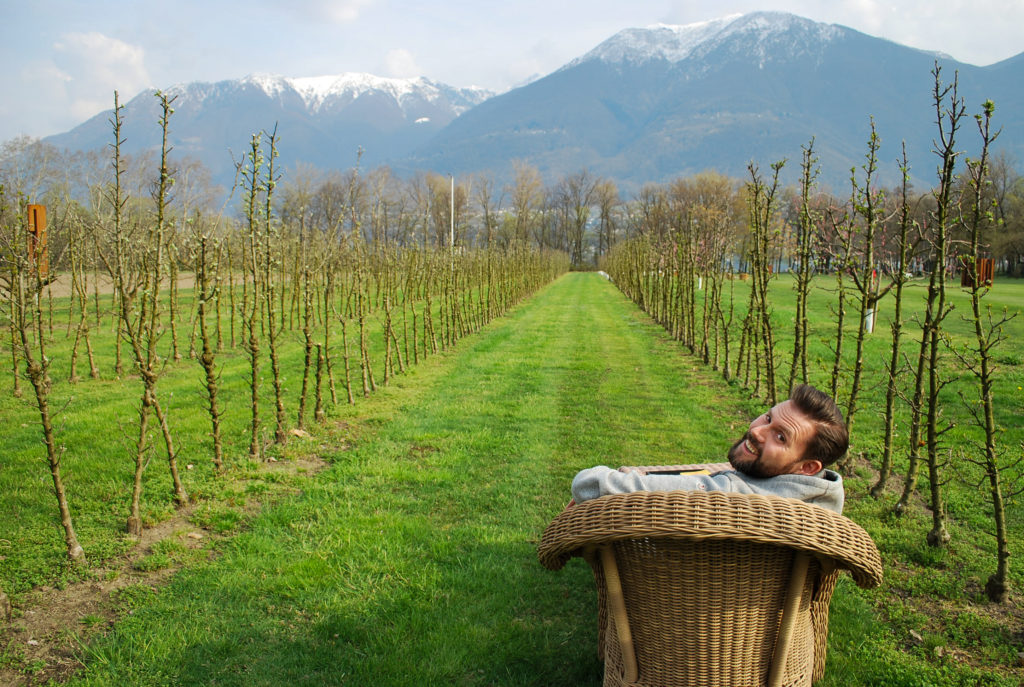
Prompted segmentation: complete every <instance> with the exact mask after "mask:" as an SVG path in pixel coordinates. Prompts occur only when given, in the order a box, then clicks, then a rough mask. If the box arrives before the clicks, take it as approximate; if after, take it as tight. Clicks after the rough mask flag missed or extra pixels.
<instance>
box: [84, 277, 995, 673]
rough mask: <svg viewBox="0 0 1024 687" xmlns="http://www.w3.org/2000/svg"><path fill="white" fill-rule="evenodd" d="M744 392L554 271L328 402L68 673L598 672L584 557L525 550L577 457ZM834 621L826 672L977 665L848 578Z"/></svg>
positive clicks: (664, 439)
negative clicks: (920, 644) (327, 429)
mask: <svg viewBox="0 0 1024 687" xmlns="http://www.w3.org/2000/svg"><path fill="white" fill-rule="evenodd" d="M758 409H759V408H758V406H757V405H756V404H751V403H750V402H749V401H744V400H743V399H742V394H741V390H740V389H738V388H735V387H729V386H727V385H725V384H723V383H721V382H720V381H719V380H718V378H717V377H715V376H713V374H712V373H711V372H709V371H707V370H706V369H705V368H703V367H701V366H699V365H698V363H696V362H695V361H694V360H693V359H692V358H689V357H687V356H685V355H684V354H682V353H681V352H680V350H679V347H678V345H677V344H676V343H674V342H672V341H670V340H667V339H666V337H665V335H664V333H663V331H662V330H660V329H659V328H658V327H656V326H655V325H653V324H652V323H650V322H649V321H648V320H647V319H646V318H645V316H643V315H642V314H640V313H639V312H638V311H637V310H636V309H635V307H634V306H633V305H631V304H630V303H628V302H627V301H626V300H625V299H624V298H623V297H622V295H621V294H620V293H619V292H618V291H617V290H616V289H615V288H614V286H613V285H611V284H609V283H607V282H605V281H604V280H602V279H601V278H600V277H598V276H597V275H593V274H570V275H566V276H565V277H563V278H561V279H560V280H558V281H557V282H555V283H554V284H552V285H550V286H549V287H547V288H546V289H544V290H543V291H541V292H540V293H539V294H538V295H537V296H535V297H534V298H533V299H531V300H530V301H529V302H527V303H526V304H524V305H522V306H521V307H519V308H518V309H517V310H516V311H514V312H513V313H511V314H510V315H509V316H507V317H505V318H502V319H500V320H498V321H496V322H494V323H492V324H491V325H489V326H488V327H487V328H485V329H484V330H483V332H481V333H480V334H478V335H475V336H473V337H469V338H468V339H466V340H464V341H462V342H460V344H459V346H458V347H457V348H456V349H455V350H454V351H452V352H451V353H449V354H448V355H445V356H438V357H435V358H433V359H431V360H430V361H428V363H426V364H424V365H421V366H420V367H418V368H416V369H415V370H413V371H412V372H411V373H409V374H406V375H402V376H399V377H398V378H396V379H395V380H394V381H393V383H392V385H391V386H389V387H387V388H386V389H382V391H381V392H380V393H379V394H377V395H375V396H374V397H373V398H371V399H369V401H368V402H367V403H365V404H362V405H359V406H356V407H355V408H354V409H348V411H347V414H346V413H340V414H339V415H336V416H335V417H333V418H332V422H335V423H337V424H338V426H339V429H338V430H337V433H338V434H339V437H338V446H339V449H338V450H339V454H338V455H336V456H332V457H331V460H333V462H334V464H333V466H332V467H331V468H330V469H328V470H326V471H325V472H323V473H320V474H319V475H317V476H316V477H314V478H311V480H310V481H309V483H308V487H307V488H306V490H305V491H304V493H302V494H301V495H299V496H295V497H289V498H287V499H285V500H283V501H279V502H277V503H276V504H275V505H274V506H273V507H270V508H268V509H267V510H266V511H265V512H264V513H263V514H262V515H260V516H259V517H257V518H256V519H255V520H254V522H253V523H252V524H251V526H250V527H249V528H248V530H246V531H245V532H243V533H242V534H241V535H239V536H237V537H236V538H235V539H233V540H232V541H231V543H230V544H227V545H225V546H223V547H222V549H223V555H221V556H220V557H219V558H217V559H216V560H213V561H210V562H208V563H205V564H203V565H202V566H200V567H191V568H188V569H186V570H184V571H183V572H181V573H179V574H178V575H177V576H176V577H175V578H174V580H173V581H172V583H171V584H170V585H169V586H168V587H166V588H163V589H160V590H158V591H154V590H150V589H149V588H140V589H129V590H128V591H127V592H126V593H124V594H123V596H122V602H123V604H124V605H125V607H126V608H129V609H131V611H132V613H131V614H130V615H125V616H124V617H123V618H122V620H121V621H119V622H118V623H117V625H116V626H115V627H114V628H113V629H112V630H111V631H110V632H109V633H108V635H107V636H106V637H104V638H101V639H99V640H97V641H95V642H94V643H92V644H91V645H90V646H89V647H88V648H86V649H84V650H83V660H84V661H85V663H86V668H85V669H84V671H83V672H82V673H81V674H80V675H79V676H77V677H76V678H75V679H73V680H72V681H71V684H75V685H109V684H132V685H189V684H197V685H198V684H202V685H281V684H289V685H325V684H330V685H371V684H372V685H409V686H413V685H453V684H454V685H553V684H563V685H598V684H600V682H601V671H602V666H601V664H600V663H599V661H598V660H597V657H596V651H595V649H596V634H597V633H596V613H595V610H596V609H595V595H594V591H593V581H592V577H591V575H590V572H589V570H588V569H587V567H586V566H585V565H583V564H582V563H580V562H579V561H576V562H573V563H572V564H570V565H569V566H567V568H566V569H565V570H563V571H561V572H558V573H554V572H549V571H547V570H544V569H543V568H542V567H541V566H540V565H539V563H538V562H537V559H536V542H537V539H538V538H539V536H540V533H541V532H542V531H543V528H544V527H545V525H546V524H547V522H548V521H549V520H550V519H551V518H552V517H553V516H554V515H555V514H556V513H557V512H558V511H559V510H560V509H561V508H562V506H563V505H564V504H565V502H566V501H567V500H568V498H569V494H568V488H569V481H570V479H571V477H572V475H573V474H574V473H575V472H576V471H577V470H578V469H580V468H582V467H587V466H590V465H593V464H596V463H605V464H609V465H619V464H624V463H641V462H642V463H652V464H653V463H676V462H681V461H693V462H705V461H709V460H720V459H722V458H723V457H724V454H725V450H726V448H727V446H728V445H729V443H730V441H731V440H732V439H734V438H735V436H737V435H738V434H739V432H740V431H741V428H743V427H744V426H745V425H746V423H747V421H748V418H749V417H750V416H751V414H752V413H754V412H756V411H757V410H758ZM353 433H354V434H355V435H356V437H357V439H356V441H355V442H354V444H353V446H352V447H351V448H349V449H347V450H344V451H343V452H342V451H341V448H340V447H341V446H342V440H341V436H340V435H341V434H344V435H345V437H346V438H350V437H351V435H352V434H353ZM832 625H833V641H832V642H831V644H832V648H831V652H832V653H831V655H830V671H829V674H828V675H827V676H826V680H825V683H826V684H830V685H840V684H842V685H856V684H907V685H910V684H924V683H923V682H914V680H918V679H925V682H927V683H929V684H972V683H970V682H966V681H964V682H961V680H960V679H958V678H957V677H956V676H953V675H950V674H949V672H947V671H942V670H939V669H936V668H933V667H930V666H928V665H927V664H926V663H925V662H924V661H921V660H919V659H917V658H914V657H912V656H907V655H905V654H903V653H902V652H901V650H900V648H899V646H898V645H896V643H895V641H894V640H893V638H892V635H891V633H890V632H889V631H888V630H887V628H885V627H884V626H882V625H880V624H879V623H878V622H877V620H876V619H875V618H874V616H873V614H872V612H871V609H870V604H869V603H868V601H867V599H866V598H865V597H864V596H863V595H862V592H860V591H859V590H856V589H855V588H853V586H852V585H850V584H845V583H844V584H843V585H841V586H840V588H839V590H838V591H837V595H836V603H834V606H833V614H832ZM831 666H835V669H832V668H831ZM940 673H943V674H942V675H940ZM961 677H964V676H961ZM991 684H995V682H993V683H991Z"/></svg>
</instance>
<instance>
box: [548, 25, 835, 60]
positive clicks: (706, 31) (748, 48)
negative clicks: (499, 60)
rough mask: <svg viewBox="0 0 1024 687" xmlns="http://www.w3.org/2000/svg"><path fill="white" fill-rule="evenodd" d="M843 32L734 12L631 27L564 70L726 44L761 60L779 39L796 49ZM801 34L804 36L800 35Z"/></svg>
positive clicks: (700, 52)
mask: <svg viewBox="0 0 1024 687" xmlns="http://www.w3.org/2000/svg"><path fill="white" fill-rule="evenodd" d="M840 35H842V28H841V27H839V26H836V25H834V24H819V23H817V22H812V21H810V20H808V19H803V18H802V17H797V16H795V15H792V14H787V13H784V12H754V13H750V14H733V15H729V16H726V17H722V18H720V19H713V20H710V21H703V22H697V23H694V24H685V25H672V24H655V25H653V26H648V27H647V28H642V29H641V28H633V29H625V30H623V31H620V32H618V33H617V34H615V35H614V36H612V37H611V38H609V39H608V40H606V41H604V42H603V43H601V44H600V45H598V46H597V47H596V48H594V49H593V50H591V51H590V52H588V53H586V54H585V55H583V56H582V57H579V58H577V59H575V60H573V61H572V62H570V63H569V64H567V65H565V67H563V69H568V68H571V67H574V66H576V65H579V64H582V63H584V62H589V61H592V60H601V61H603V62H608V63H613V64H614V63H627V64H642V63H645V62H649V61H653V60H664V61H666V62H672V63H675V62H682V61H683V60H686V59H688V58H690V57H703V56H704V55H707V54H708V53H709V52H711V51H712V50H714V49H716V48H718V47H721V46H723V45H728V46H733V51H734V52H735V51H739V50H743V51H744V52H747V53H748V54H751V55H753V56H755V57H757V58H758V59H760V60H762V61H763V60H764V59H766V58H767V57H768V56H769V55H770V54H772V53H773V51H774V50H775V49H777V47H778V46H777V42H778V41H779V39H782V40H785V41H788V47H789V49H790V51H791V52H800V51H802V50H805V49H806V47H807V46H815V45H817V46H820V45H824V44H827V43H828V42H830V41H832V40H834V39H835V38H837V37H839V36H840ZM797 36H799V38H798V39H797Z"/></svg>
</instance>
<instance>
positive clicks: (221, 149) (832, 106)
mask: <svg viewBox="0 0 1024 687" xmlns="http://www.w3.org/2000/svg"><path fill="white" fill-rule="evenodd" d="M936 62H938V63H939V64H940V65H942V67H943V70H944V71H943V75H944V77H945V79H946V81H949V80H950V79H952V77H953V74H954V72H955V73H957V74H959V77H960V86H961V94H962V95H964V97H965V98H966V99H967V101H966V102H967V104H968V106H969V107H968V113H972V112H973V111H974V109H972V108H976V107H980V103H981V102H982V101H983V100H985V99H992V100H994V101H995V102H996V105H997V109H996V116H997V123H998V124H999V125H1001V126H1003V127H1004V133H1003V135H1002V136H1001V138H1000V145H1001V146H1003V149H1005V150H1007V151H1008V152H1009V154H1010V155H1013V156H1016V157H1018V158H1020V159H1024V134H1022V132H1024V94H1022V93H1021V92H1020V89H1014V88H1013V85H1014V84H1019V83H1024V53H1021V54H1020V55H1017V56H1014V57H1011V58H1008V59H1006V60H1003V61H1001V62H999V63H996V64H994V65H990V66H988V67H976V66H972V65H967V64H963V63H959V62H956V61H955V60H952V59H950V58H946V57H943V56H942V55H941V54H940V53H937V52H934V51H925V50H919V49H917V48H909V47H907V46H903V45H900V44H898V43H895V42H893V41H890V40H887V39H882V38H876V37H873V36H869V35H867V34H863V33H861V32H859V31H855V30H854V29H850V28H847V27H843V26H840V25H837V24H824V23H820V22H814V21H811V20H809V19H805V18H803V17H799V16H796V15H792V14H787V13H781V12H755V13H749V14H743V15H730V16H727V17H722V18H720V19H715V20H711V21H708V22H700V23H696V24H689V25H654V26H652V27H647V28H646V29H637V28H627V29H623V30H622V31H619V32H617V33H615V34H614V35H612V36H610V37H609V38H608V39H606V40H605V41H602V42H601V43H599V44H598V45H597V46H595V47H594V48H593V49H591V50H590V51H587V52H586V53H584V54H583V55H581V56H579V57H577V58H575V59H573V60H571V61H569V62H567V63H566V64H565V65H563V66H562V67H560V68H558V69H556V70H555V71H553V72H551V73H550V74H548V75H546V76H543V77H540V78H538V79H536V80H532V81H529V82H528V83H526V84H524V85H522V86H520V87H517V88H514V89H511V90H509V91H506V92H504V93H501V94H492V93H490V92H487V91H484V90H482V89H476V88H456V87H454V86H449V85H446V84H441V83H438V82H434V81H431V80H430V79H427V78H425V77H417V78H415V79H389V78H387V77H378V76H374V75H370V74H365V73H355V72H354V73H340V74H336V75H325V76H314V77H294V78H292V77H284V76H280V75H274V74H258V73H257V74H250V75H247V76H246V77H243V78H242V79H235V80H224V81H220V82H214V83H207V82H192V83H188V84H178V85H176V86H172V87H171V88H169V89H167V91H166V92H167V93H168V94H169V95H177V96H178V100H177V101H176V103H175V108H176V110H177V112H176V113H175V115H174V117H172V120H171V133H172V143H173V145H174V146H175V151H176V153H177V154H182V155H190V156H193V157H196V158H198V159H200V160H201V161H203V162H204V163H205V164H206V165H207V166H208V167H210V169H211V170H212V171H213V174H214V178H215V179H217V180H218V181H220V182H221V183H226V184H229V183H230V179H231V177H232V175H233V173H234V161H233V158H235V157H240V155H239V154H238V153H236V152H231V151H241V150H245V148H246V145H247V144H248V140H249V136H250V135H251V134H252V133H254V132H257V131H261V130H264V129H268V128H269V127H270V126H272V125H273V124H274V123H275V122H276V123H277V124H278V132H279V134H280V146H281V147H280V153H281V162H282V165H283V166H284V167H285V168H287V167H288V166H290V165H293V164H295V163H297V162H305V163H309V164H312V165H314V166H316V167H319V168H322V169H325V170H329V169H347V168H348V167H350V166H351V165H352V164H353V163H354V162H355V160H356V158H357V151H359V150H361V151H363V157H362V164H365V165H367V166H374V165H379V164H387V165H389V166H391V167H392V169H393V170H394V171H395V172H396V173H398V174H412V173H414V172H416V171H418V170H435V171H440V172H443V173H445V174H459V175H464V174H469V173H488V174H490V175H491V176H492V177H493V178H494V179H495V181H496V182H497V183H499V184H501V183H505V182H507V181H509V180H510V179H511V177H512V176H513V175H514V169H513V168H514V166H515V164H516V163H517V162H525V163H528V164H531V165H534V166H536V167H537V168H538V170H539V171H540V172H541V174H542V176H543V177H545V178H546V180H548V181H549V182H553V181H556V180H557V179H558V178H559V177H561V176H564V175H566V174H570V173H574V172H576V171H579V170H580V169H588V170H589V171H590V172H591V173H593V174H595V175H598V176H605V177H609V178H612V179H614V180H615V181H616V182H618V183H619V185H620V187H621V188H623V189H624V190H625V191H627V192H629V191H635V190H637V189H638V188H639V187H640V186H642V185H643V184H644V183H648V182H664V181H667V180H670V179H673V178H676V177H679V176H688V175H691V174H694V173H697V172H700V171H704V170H706V169H715V170H717V171H719V172H721V173H724V174H728V175H730V176H736V177H741V178H742V177H744V176H745V175H746V168H747V165H748V164H749V163H750V162H751V161H754V162H756V163H758V164H760V166H762V167H765V168H767V166H768V165H769V164H771V163H772V162H775V161H776V160H779V159H782V158H788V159H789V160H798V159H799V156H800V150H801V146H803V145H806V144H807V142H808V141H809V140H810V139H811V137H812V136H813V137H814V138H815V141H816V147H817V150H818V153H819V158H820V167H821V170H822V174H821V180H822V183H823V184H826V185H831V186H834V187H836V188H839V187H842V186H845V185H847V184H848V179H849V173H850V169H851V167H856V166H858V165H860V164H862V162H863V153H864V150H865V145H864V144H865V142H866V141H867V138H868V136H869V126H870V122H871V119H872V118H874V120H875V123H876V125H877V130H878V134H879V135H880V136H881V138H882V140H883V149H882V150H881V151H880V158H879V159H880V165H881V167H882V168H883V173H882V181H883V183H893V182H894V180H896V178H897V176H898V171H897V170H896V168H895V165H894V164H893V161H894V160H895V159H896V158H897V157H898V153H899V150H898V148H899V143H900V142H901V141H906V142H907V145H908V151H909V152H910V153H911V160H912V165H913V166H914V170H913V173H914V175H915V180H916V182H917V183H923V184H927V183H928V176H929V164H930V160H929V153H930V144H931V139H932V138H934V134H933V133H932V129H933V128H934V124H933V122H934V112H933V111H932V110H933V105H932V104H931V103H930V100H929V98H930V92H931V87H932V85H933V81H932V77H931V76H930V72H931V70H932V68H933V66H934V65H935V64H936ZM155 113H156V101H155V99H154V98H152V97H151V96H150V95H147V94H140V95H139V96H136V97H135V98H133V99H132V100H131V101H129V102H128V103H127V104H126V107H125V114H126V133H127V134H128V136H127V137H126V140H127V142H128V145H127V147H126V152H137V151H140V150H146V149H153V148H154V146H156V145H157V143H158V131H157V130H156V129H155V127H154V126H153V122H154V121H156V117H155V116H153V115H154V114H155ZM109 116H110V113H109V112H107V113H102V114H101V115H97V116H96V117H94V118H92V119H91V120H88V121H87V122H84V123H83V124H82V125H79V126H78V127H75V128H74V129H72V130H71V131H69V132H66V133H65V134H59V135H57V136H52V137H49V138H48V139H46V140H47V141H49V142H51V143H54V144H55V145H63V146H66V147H71V148H78V149H86V148H97V147H100V146H104V147H105V146H106V145H107V143H108V142H109V138H110V131H109V123H108V121H107V120H108V119H109ZM965 131H966V130H965ZM795 166H796V165H794V164H790V165H788V166H787V169H785V170H784V174H783V179H784V181H786V180H787V179H789V180H791V179H792V178H794V177H795V171H796V170H795Z"/></svg>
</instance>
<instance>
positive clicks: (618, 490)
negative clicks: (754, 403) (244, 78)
mask: <svg viewBox="0 0 1024 687" xmlns="http://www.w3.org/2000/svg"><path fill="white" fill-rule="evenodd" d="M677 489H681V490H685V491H694V490H702V491H731V492H736V493H739V494H766V495H770V496H785V497H788V498H793V499H799V500H801V501H803V502H805V503H812V504H814V505H816V506H821V507H822V508H827V509H829V510H831V511H835V512H836V513H842V512H843V478H842V477H841V476H840V475H839V473H838V472H833V471H832V470H822V471H821V472H819V473H818V474H816V475H779V476H777V477H769V478H766V479H761V478H757V477H748V476H747V475H744V474H743V473H741V472H736V471H735V470H726V471H725V472H716V473H715V474H712V475H703V474H695V473H689V474H687V473H684V474H680V475H641V474H640V473H639V472H619V471H618V470H613V469H612V468H609V467H605V466H603V465H599V466H597V467H594V468H589V469H587V470H583V471H582V472H580V473H579V474H577V475H576V477H575V478H574V479H573V481H572V497H573V499H574V500H575V501H576V502H577V503H579V502H580V501H587V500H589V499H596V498H598V497H600V496H607V495H608V494H627V493H629V492H633V491H675V490H677Z"/></svg>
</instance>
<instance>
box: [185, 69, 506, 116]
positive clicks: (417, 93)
mask: <svg viewBox="0 0 1024 687" xmlns="http://www.w3.org/2000/svg"><path fill="white" fill-rule="evenodd" d="M245 87H253V88H257V89H259V90H260V91H262V92H263V93H265V94H266V95H267V97H269V98H271V99H274V100H279V101H284V100H290V99H292V98H295V99H297V100H298V101H299V102H302V104H303V105H304V107H305V109H306V112H307V113H309V114H313V115H315V114H317V113H318V112H320V111H322V110H323V109H324V108H328V107H332V106H335V105H342V106H344V105H347V104H348V103H351V102H353V101H354V100H357V99H358V98H360V97H363V96H366V95H369V94H375V95H383V96H386V97H389V98H392V99H393V100H394V101H395V102H396V103H398V106H399V107H400V108H401V109H402V111H403V112H405V113H406V115H409V114H410V113H409V110H410V108H416V107H418V106H422V104H423V103H427V104H430V105H436V106H438V107H440V108H442V109H445V110H449V111H451V112H452V113H453V114H454V115H455V116H458V115H460V114H462V113H463V112H465V111H466V110H468V109H470V108H471V107H473V106H474V105H478V104H480V103H482V102H483V101H484V100H487V99H488V98H490V97H491V96H492V95H494V94H493V93H492V92H491V91H488V90H486V89H483V88H478V87H475V86H471V87H468V88H456V87H454V86H448V85H446V84H441V83H437V82H434V81H431V80H430V79H426V78H424V77H416V78H414V79H392V78H387V77H382V76H375V75H373V74H364V73H359V72H350V73H343V74H332V75H325V76H309V77H297V78H289V77H285V76H280V75H278V74H264V73H254V74H249V75H247V76H245V77H243V78H241V79H237V80H228V81H220V82H217V83H203V82H192V83H187V84H177V85H175V86H172V87H171V88H169V89H167V93H168V95H174V96H177V98H178V100H177V102H176V106H179V107H180V106H182V105H184V104H185V103H186V102H188V103H190V104H191V105H194V106H200V107H201V106H202V104H203V101H205V100H206V99H208V98H212V97H216V96H217V95H219V94H224V93H229V92H231V91H233V90H235V89H238V88H245Z"/></svg>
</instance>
